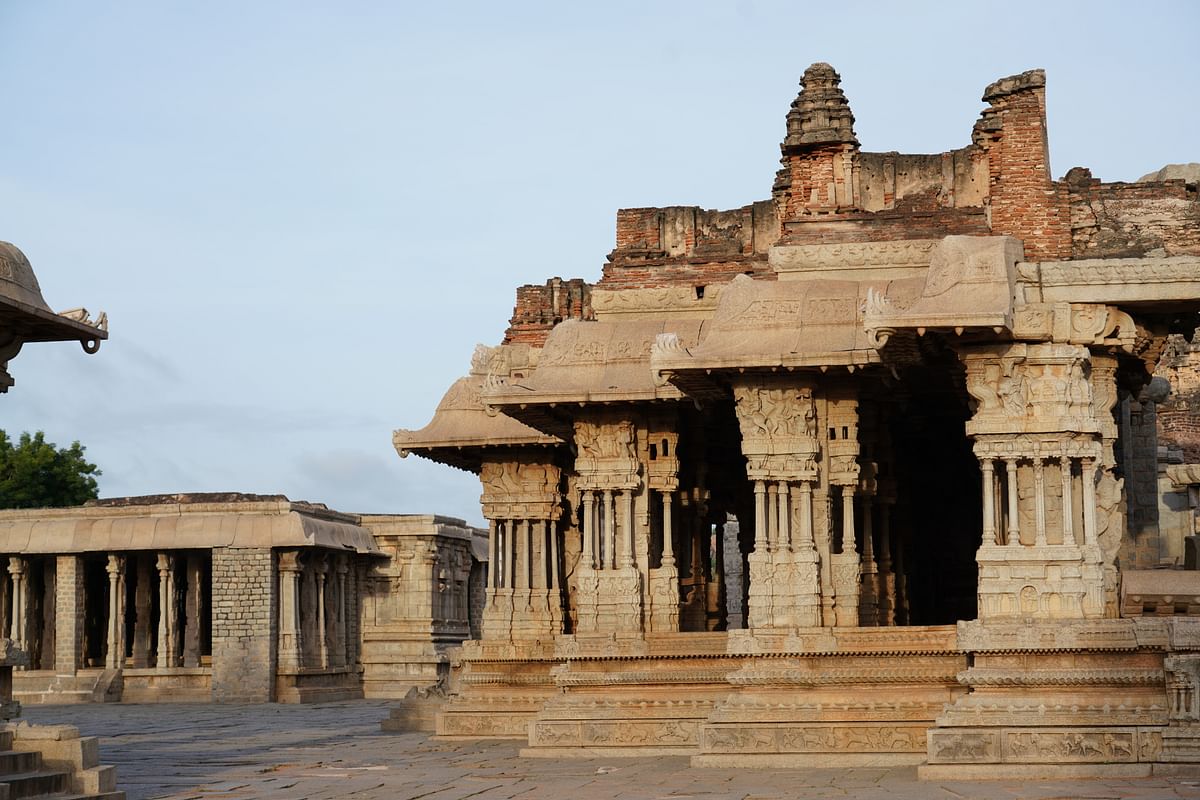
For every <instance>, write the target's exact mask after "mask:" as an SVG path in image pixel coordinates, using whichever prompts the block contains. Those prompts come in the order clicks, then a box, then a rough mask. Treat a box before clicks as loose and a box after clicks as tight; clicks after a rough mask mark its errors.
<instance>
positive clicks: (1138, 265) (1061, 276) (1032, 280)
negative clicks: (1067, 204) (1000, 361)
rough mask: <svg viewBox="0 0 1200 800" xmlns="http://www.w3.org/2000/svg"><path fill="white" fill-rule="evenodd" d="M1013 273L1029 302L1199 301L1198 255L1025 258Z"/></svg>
mask: <svg viewBox="0 0 1200 800" xmlns="http://www.w3.org/2000/svg"><path fill="white" fill-rule="evenodd" d="M1017 275H1018V280H1019V281H1020V282H1021V284H1022V285H1023V286H1024V289H1025V299H1026V300H1027V301H1030V302H1039V301H1040V302H1046V303H1052V302H1071V303H1108V304H1125V303H1139V304H1153V303H1158V302H1179V301H1190V302H1192V303H1195V304H1198V305H1200V302H1198V301H1197V298H1200V255H1186V256H1170V257H1167V258H1085V259H1076V260H1073V261H1040V262H1039V261H1025V262H1021V263H1019V264H1017Z"/></svg>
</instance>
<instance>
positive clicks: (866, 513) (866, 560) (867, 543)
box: [858, 494, 879, 626]
mask: <svg viewBox="0 0 1200 800" xmlns="http://www.w3.org/2000/svg"><path fill="white" fill-rule="evenodd" d="M874 503H875V498H874V497H873V496H872V495H870V494H864V495H863V496H862V500H861V505H862V532H863V537H862V538H863V549H862V588H861V590H860V594H859V597H858V624H859V625H863V626H872V625H878V624H879V618H878V612H879V567H878V565H877V564H876V563H875V532H874V530H873V523H872V517H873V516H874V513H873V506H874Z"/></svg>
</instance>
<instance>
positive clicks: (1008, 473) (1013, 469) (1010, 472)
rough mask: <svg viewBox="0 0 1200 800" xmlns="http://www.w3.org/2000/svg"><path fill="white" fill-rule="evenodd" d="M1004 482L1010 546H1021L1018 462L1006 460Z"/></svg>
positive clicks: (1013, 459)
mask: <svg viewBox="0 0 1200 800" xmlns="http://www.w3.org/2000/svg"><path fill="white" fill-rule="evenodd" d="M1004 482H1005V485H1006V487H1007V488H1008V531H1007V533H1008V546H1009V547H1020V546H1021V511H1020V496H1019V495H1018V494H1017V491H1018V490H1017V460H1016V459H1015V458H1006V459H1004Z"/></svg>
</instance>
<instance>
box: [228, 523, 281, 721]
mask: <svg viewBox="0 0 1200 800" xmlns="http://www.w3.org/2000/svg"><path fill="white" fill-rule="evenodd" d="M212 555H213V559H212V699H213V701H215V702H226V703H266V702H270V701H271V700H273V699H274V687H275V664H276V652H277V651H276V647H275V641H276V638H277V633H278V612H277V608H278V604H277V603H276V593H277V589H276V587H277V586H278V583H279V581H278V579H277V577H276V570H275V559H274V554H273V553H272V552H271V550H270V548H230V547H217V548H214V549H213V554H212Z"/></svg>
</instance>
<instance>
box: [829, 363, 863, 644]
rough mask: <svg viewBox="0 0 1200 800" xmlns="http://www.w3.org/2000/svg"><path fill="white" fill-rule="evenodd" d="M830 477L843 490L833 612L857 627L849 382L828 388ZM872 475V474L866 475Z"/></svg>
mask: <svg viewBox="0 0 1200 800" xmlns="http://www.w3.org/2000/svg"><path fill="white" fill-rule="evenodd" d="M829 398H830V401H829V425H828V428H829V442H828V446H829V454H830V457H829V481H830V484H831V485H835V486H840V487H841V494H842V514H841V517H842V536H841V551H840V552H838V553H835V554H834V555H832V556H831V560H832V561H833V588H834V595H835V596H834V613H835V617H836V622H837V625H838V626H840V627H847V626H848V627H857V626H858V624H859V600H860V598H861V593H862V562H861V560H860V558H859V553H858V547H857V544H856V542H855V536H854V495H855V490H856V488H857V487H858V485H859V480H860V475H861V467H860V465H859V455H860V453H861V448H860V446H859V437H858V389H857V387H856V386H854V385H853V384H850V383H840V384H834V385H832V386H831V387H830V389H829ZM868 477H872V476H868Z"/></svg>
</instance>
